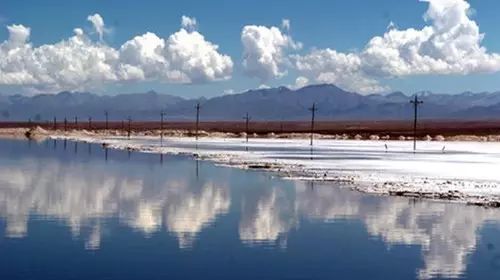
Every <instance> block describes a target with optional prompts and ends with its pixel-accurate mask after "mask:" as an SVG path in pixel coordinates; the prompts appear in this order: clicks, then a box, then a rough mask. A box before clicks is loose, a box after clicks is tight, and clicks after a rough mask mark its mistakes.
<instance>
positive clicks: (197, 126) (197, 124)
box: [195, 102, 200, 141]
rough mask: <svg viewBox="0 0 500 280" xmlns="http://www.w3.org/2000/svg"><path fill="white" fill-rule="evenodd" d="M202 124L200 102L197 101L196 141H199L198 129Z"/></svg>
mask: <svg viewBox="0 0 500 280" xmlns="http://www.w3.org/2000/svg"><path fill="white" fill-rule="evenodd" d="M199 126H200V102H198V103H196V135H195V137H196V141H198V129H199Z"/></svg>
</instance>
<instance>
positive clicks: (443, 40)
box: [294, 0, 500, 92]
mask: <svg viewBox="0 0 500 280" xmlns="http://www.w3.org/2000/svg"><path fill="white" fill-rule="evenodd" d="M421 1H422V2H428V5H429V7H428V10H427V12H426V13H425V15H424V19H425V20H426V22H428V23H429V24H428V25H427V26H425V27H423V28H422V29H415V28H409V29H404V30H399V29H398V28H397V27H396V25H395V24H394V23H391V24H390V28H388V30H387V32H386V33H385V34H383V35H382V36H376V37H374V38H372V39H371V40H370V41H369V42H368V44H367V45H366V46H365V47H364V49H363V50H362V51H360V52H357V53H341V52H337V51H335V50H332V49H322V50H313V51H311V52H310V53H309V54H306V55H304V56H299V55H295V56H294V62H295V67H296V68H297V69H298V70H299V72H300V74H301V75H303V76H306V77H308V78H310V79H313V80H315V81H318V82H331V83H336V84H338V85H339V86H343V87H345V88H347V89H349V90H357V91H361V92H376V91H384V90H387V88H386V87H384V86H383V85H381V84H380V83H379V80H380V79H382V78H397V77H404V76H411V75H436V74H438V75H447V74H462V75H467V74H470V73H481V72H496V71H500V54H496V53H488V52H487V50H486V48H485V47H483V46H481V42H482V40H483V37H484V35H483V34H481V33H480V32H479V27H478V25H477V23H476V22H475V21H474V20H472V19H471V18H470V14H471V8H470V4H469V3H468V2H466V1H465V0H421Z"/></svg>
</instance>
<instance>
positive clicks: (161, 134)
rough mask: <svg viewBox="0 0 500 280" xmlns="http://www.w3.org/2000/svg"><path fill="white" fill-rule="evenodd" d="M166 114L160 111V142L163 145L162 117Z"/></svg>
mask: <svg viewBox="0 0 500 280" xmlns="http://www.w3.org/2000/svg"><path fill="white" fill-rule="evenodd" d="M165 115H166V113H165V112H164V111H161V112H160V144H161V146H163V117H164V116H165Z"/></svg>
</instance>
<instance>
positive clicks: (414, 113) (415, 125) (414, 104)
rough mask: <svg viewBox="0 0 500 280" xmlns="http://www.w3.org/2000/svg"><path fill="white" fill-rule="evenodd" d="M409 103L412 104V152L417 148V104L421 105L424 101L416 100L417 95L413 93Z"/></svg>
mask: <svg viewBox="0 0 500 280" xmlns="http://www.w3.org/2000/svg"><path fill="white" fill-rule="evenodd" d="M410 103H412V104H413V152H415V151H416V150H417V120H418V105H421V104H423V103H424V102H423V101H421V100H418V96H417V95H416V94H415V98H414V100H411V101H410Z"/></svg>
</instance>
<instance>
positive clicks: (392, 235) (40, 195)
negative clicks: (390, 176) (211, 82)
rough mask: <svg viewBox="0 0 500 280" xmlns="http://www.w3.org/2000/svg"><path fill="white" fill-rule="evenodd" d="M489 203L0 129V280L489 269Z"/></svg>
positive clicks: (495, 229)
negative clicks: (23, 137)
mask: <svg viewBox="0 0 500 280" xmlns="http://www.w3.org/2000/svg"><path fill="white" fill-rule="evenodd" d="M499 233H500V210H499V209H485V208H480V207H474V206H466V205H461V204H451V203H442V202H430V201H417V200H410V199H406V198H394V197H380V196H372V195H365V194H361V193H358V192H354V191H351V190H349V187H348V186H342V185H333V184H319V183H314V184H313V183H307V182H295V181H288V180H282V179H280V178H275V177H273V176H272V175H271V174H268V173H265V172H260V171H244V170H238V169H232V168H227V167H218V166H215V165H214V164H212V163H209V162H203V161H195V160H193V159H191V158H188V157H181V156H160V155H155V154H141V153H131V152H127V151H115V150H104V149H103V148H102V147H101V146H99V145H90V144H85V143H75V142H64V141H46V142H41V143H36V142H27V141H17V140H1V141H0V279H417V278H421V279H447V278H466V279H500V234H499Z"/></svg>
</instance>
